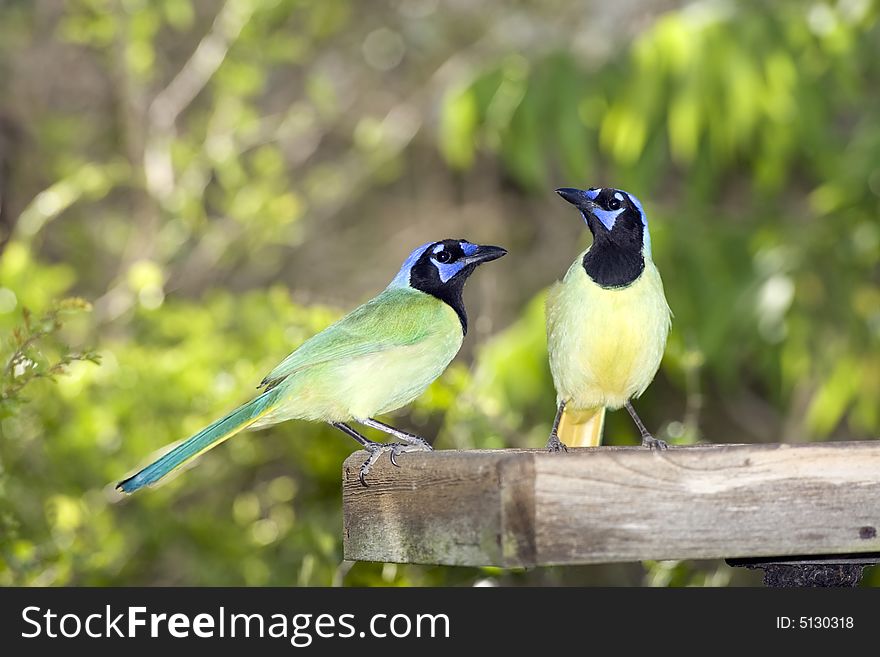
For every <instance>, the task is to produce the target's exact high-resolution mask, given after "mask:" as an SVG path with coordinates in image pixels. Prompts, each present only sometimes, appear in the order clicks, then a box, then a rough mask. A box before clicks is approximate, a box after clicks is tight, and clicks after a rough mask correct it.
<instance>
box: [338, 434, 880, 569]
mask: <svg viewBox="0 0 880 657" xmlns="http://www.w3.org/2000/svg"><path fill="white" fill-rule="evenodd" d="M365 458H366V452H356V453H354V454H352V455H351V456H350V457H349V458H348V459H347V460H346V461H345V464H344V466H343V506H344V532H345V536H344V550H345V558H346V559H351V560H358V561H389V562H398V563H424V564H447V565H471V566H478V565H494V566H505V567H512V566H534V565H551V564H586V563H611V562H621V561H642V560H649V559H650V560H654V559H713V558H735V557H759V556H786V555H824V554H850V553H864V552H880V442H873V441H866V442H851V443H823V444H816V445H813V444H798V445H778V444H774V445H723V446H715V445H711V446H710V445H705V446H702V445H701V446H692V447H673V448H670V449H669V450H666V451H664V452H651V451H648V450H645V449H642V448H638V447H632V448H629V447H600V448H584V449H576V450H571V451H569V453H568V454H550V453H547V452H546V451H544V450H474V451H437V452H433V453H407V454H403V455H401V456H400V457H399V459H398V460H399V462H400V464H401V466H402V467H400V468H395V467H393V466H391V465H390V464H389V462H388V460H387V458H386V457H383V458H382V459H381V460H380V462H379V463H378V464H377V465H376V466H375V468H374V469H373V471H372V472H371V473H370V475H369V477H368V478H367V481H368V483H369V487H367V488H364V487H363V486H361V484H360V482H359V481H358V478H357V474H358V468H359V466H360V464H361V463H362V462H363V460H364V459H365Z"/></svg>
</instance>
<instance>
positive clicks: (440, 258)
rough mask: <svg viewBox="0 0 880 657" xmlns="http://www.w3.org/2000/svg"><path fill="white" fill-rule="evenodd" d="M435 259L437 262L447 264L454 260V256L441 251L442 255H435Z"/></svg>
mask: <svg viewBox="0 0 880 657" xmlns="http://www.w3.org/2000/svg"><path fill="white" fill-rule="evenodd" d="M434 258H436V259H437V262H442V263H447V262H449V261H450V260H452V254H451V253H450V252H449V251H440V253H436V254H434Z"/></svg>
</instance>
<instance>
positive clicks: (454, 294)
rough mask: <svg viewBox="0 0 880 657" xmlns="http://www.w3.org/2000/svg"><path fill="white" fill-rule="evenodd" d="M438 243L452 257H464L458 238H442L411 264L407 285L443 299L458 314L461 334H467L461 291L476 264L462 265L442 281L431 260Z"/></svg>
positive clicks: (466, 321) (465, 313)
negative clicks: (457, 270) (447, 278)
mask: <svg viewBox="0 0 880 657" xmlns="http://www.w3.org/2000/svg"><path fill="white" fill-rule="evenodd" d="M438 244H443V245H444V247H445V249H446V250H447V251H449V252H450V253H451V255H452V257H453V258H454V259H458V258H463V257H465V254H464V251H462V249H461V244H460V243H459V241H458V240H443V241H442V242H436V243H434V244H432V245H431V246H430V247H428V248H427V249H425V252H424V253H422V255H421V256H420V257H419V259H418V260H417V261H416V264H414V265H413V267H412V269H411V270H410V274H409V285H410V287H412V288H414V289H416V290H420V291H422V292H425V293H426V294H430V295H431V296H433V297H436V298H438V299H440V301H443V302H444V303H446V304H447V305H448V306H449V307H450V308H452V309H453V310H454V311H455V314H456V315H458V320H459V321H460V322H461V332H462V334H464V335H467V330H468V318H467V312H465V309H464V300H463V299H462V292H463V291H464V284H465V283H466V282H467V279H468V276H470V275H471V274H472V273H473V271H474V269H476V265H466V266H464V267H463V268H462V269H461V270H460V271H459V272H457V273H456V274H455V275H454V276H452V277H451V278H450V279H449V280H447V281H446V282H445V283H444V282H443V280H441V278H440V272H439V271H438V269H437V266H436V265H435V264H434V262H432V260H431V256H432V254H433V249H434V248H435V247H436V246H437V245H438ZM453 261H454V260H453Z"/></svg>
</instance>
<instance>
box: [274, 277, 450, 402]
mask: <svg viewBox="0 0 880 657" xmlns="http://www.w3.org/2000/svg"><path fill="white" fill-rule="evenodd" d="M441 306H442V302H440V301H438V300H437V299H435V298H434V297H432V296H430V295H427V294H424V293H423V292H419V291H417V290H412V289H408V288H389V289H386V290H385V291H384V292H382V293H381V294H380V295H379V296H377V297H376V298H374V299H373V300H371V301H369V302H367V303H365V304H364V305H362V306H359V307H358V308H355V309H354V310H353V311H351V312H350V313H349V314H348V315H346V316H345V317H343V318H342V319H340V320H339V321H338V322H336V323H335V324H332V325H331V326H329V327H327V328H326V329H324V330H323V331H321V332H320V333H318V334H317V335H315V336H313V337H311V338H309V339H308V340H306V341H305V342H303V343H302V345H300V346H299V347H298V348H297V349H296V351H294V352H293V353H292V354H290V355H289V356H288V357H287V358H285V359H284V360H283V361H281V363H280V364H279V365H278V366H277V367H276V368H275V369H273V370H272V371H271V372H269V374H267V375H266V377H265V378H264V379H263V381H262V382H261V383H260V387H263V386H267V387H268V388H269V389H272V388H274V387H275V386H277V385H278V384H279V383H281V382H282V381H283V380H284V379H286V378H287V377H288V376H290V375H291V374H293V373H295V372H298V371H300V370H302V369H305V368H307V367H312V366H314V365H318V364H321V363H326V362H329V361H336V360H348V359H352V358H357V357H359V356H366V355H368V354H374V353H377V352H380V351H385V350H387V349H394V348H395V347H403V346H407V345H412V344H416V343H417V342H419V341H420V340H422V339H424V338H425V337H426V336H427V335H428V334H430V333H431V332H432V331H433V330H436V329H437V327H438V324H439V322H438V318H437V315H438V312H439V311H440V307H441Z"/></svg>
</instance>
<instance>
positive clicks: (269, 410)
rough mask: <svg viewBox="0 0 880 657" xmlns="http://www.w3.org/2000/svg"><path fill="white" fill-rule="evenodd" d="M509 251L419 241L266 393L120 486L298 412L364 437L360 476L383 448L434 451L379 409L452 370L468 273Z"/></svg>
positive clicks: (285, 365)
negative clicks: (380, 436)
mask: <svg viewBox="0 0 880 657" xmlns="http://www.w3.org/2000/svg"><path fill="white" fill-rule="evenodd" d="M506 253H507V251H505V250H504V249H502V248H500V247H497V246H480V245H477V244H472V243H471V242H468V241H466V240H457V239H445V240H441V241H439V242H431V243H429V244H424V245H422V246H420V247H419V248H417V249H416V250H415V251H413V252H412V253H411V254H410V256H409V257H408V258H407V259H406V262H404V263H403V266H402V267H401V269H400V271H399V272H398V273H397V275H396V276H395V277H394V280H392V281H391V283H390V284H389V285H388V287H386V288H385V289H384V290H383V291H382V292H381V293H380V294H379V295H378V296H376V297H375V298H373V299H371V300H370V301H368V302H367V303H365V304H364V305H362V306H360V307H358V308H356V309H355V310H353V311H352V312H350V313H349V314H348V315H346V316H345V317H343V318H342V319H340V320H339V321H337V322H336V323H335V324H332V325H331V326H329V327H328V328H326V329H324V330H323V331H321V332H320V333H318V334H317V335H314V336H312V337H311V338H309V339H308V340H306V341H305V342H304V343H303V344H302V345H301V346H300V347H299V348H297V349H296V350H295V351H294V352H293V353H291V354H290V355H289V356H288V357H287V358H285V359H284V360H283V361H281V363H280V364H279V365H278V366H277V367H276V368H275V369H274V370H272V371H271V372H269V374H268V375H266V377H265V378H264V379H263V381H262V382H261V383H260V386H259V387H260V388H262V389H263V392H262V393H261V394H259V395H258V396H257V397H255V398H254V399H252V400H251V401H249V402H247V403H246V404H244V405H242V406H240V407H239V408H237V409H235V410H234V411H232V412H231V413H229V414H228V415H226V416H225V417H223V418H220V419H219V420H217V421H216V422H214V423H213V424H210V425H208V426H207V427H205V428H204V429H202V430H201V431H199V432H198V433H196V434H195V435H193V436H192V437H190V438H188V439H186V440H185V441H183V442H182V443H181V444H180V445H178V446H177V447H174V448H173V449H171V450H170V451H169V452H167V453H166V454H165V455H163V456H161V457H160V458H159V459H157V460H156V461H154V462H153V463H151V464H150V465H148V466H147V467H145V468H143V469H142V470H140V471H139V472H137V473H136V474H134V475H133V476H131V477H129V478H127V479H125V480H123V481H121V482H119V484H118V485H117V488H118V489H120V490H122V491H123V492H125V493H133V492H134V491H136V490H138V489H139V488H142V487H144V486H149V485H151V484H154V483H156V482H157V481H159V480H160V479H162V478H163V477H164V476H165V475H167V474H168V473H170V472H172V471H173V470H176V469H177V468H179V467H180V466H182V465H183V464H185V463H187V462H188V461H190V460H192V459H194V458H195V457H196V456H198V455H199V454H201V453H202V452H205V451H206V450H208V449H210V448H212V447H215V446H216V445H218V444H220V443H221V442H222V441H224V440H227V439H229V438H231V437H232V436H234V435H235V434H237V433H238V432H239V431H242V430H243V429H246V428H251V429H256V428H259V427H265V426H269V425H272V424H276V423H278V422H283V421H285V420H292V419H301V420H311V421H314V422H327V423H329V424H331V425H332V426H334V427H336V428H337V429H339V430H341V431H342V432H344V433H346V434H347V435H349V436H351V437H352V438H354V439H355V440H356V441H357V442H358V443H360V445H361V446H362V447H363V448H364V449H365V450H367V452H369V457H368V458H367V459H366V461H364V463H363V465H362V466H361V468H360V473H359V477H360V480H361V483H362V484H364V485H366V479H365V477H366V475H367V474H368V473H369V472H370V468H371V467H372V466H373V464H374V463H375V462H376V461H377V460H378V459H379V457H380V456H381V455H382V454H383V453H385V452H388V453H389V458H390V459H391V462H392V463H393V464H394V465H397V456H399V455H400V454H401V453H403V452H409V451H430V450H431V449H432V448H431V445H430V444H429V443H428V442H427V441H425V440H424V439H423V438H420V437H419V436H416V435H414V434H411V433H408V432H406V431H401V430H399V429H395V428H394V427H392V426H389V425H387V424H385V423H383V422H380V421H379V420H376V419H375V416H377V415H382V414H384V413H389V412H391V411H393V410H395V409H398V408H400V407H402V406H405V405H406V404H409V403H410V402H411V401H413V400H414V399H415V398H416V397H418V396H419V395H420V394H422V392H424V390H425V389H426V388H427V387H428V386H429V385H430V384H431V382H433V381H434V379H436V378H437V377H438V376H440V374H441V373H442V372H443V370H445V369H446V366H447V365H449V363H450V361H451V360H452V359H453V357H455V354H457V353H458V350H459V348H460V347H461V344H462V340H463V339H464V336H465V334H466V333H467V328H468V324H467V314H466V313H465V308H464V302H463V300H462V291H463V289H464V285H465V282H466V281H467V279H468V277H469V276H470V275H471V274H472V273H473V272H474V270H475V269H476V268H477V266H478V265H480V264H482V263H484V262H489V261H490V260H496V259H497V258H500V257H501V256H503V255H505V254H506ZM351 422H357V423H359V424H362V425H364V426H368V427H373V428H375V429H379V430H380V431H383V432H385V433H387V434H389V435H391V436H392V437H393V438H394V439H396V441H397V442H392V443H377V442H373V441H371V440H368V439H367V438H366V437H365V436H363V435H361V433H360V432H358V431H357V430H355V429H354V428H352V426H351V425H350V423H351Z"/></svg>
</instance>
